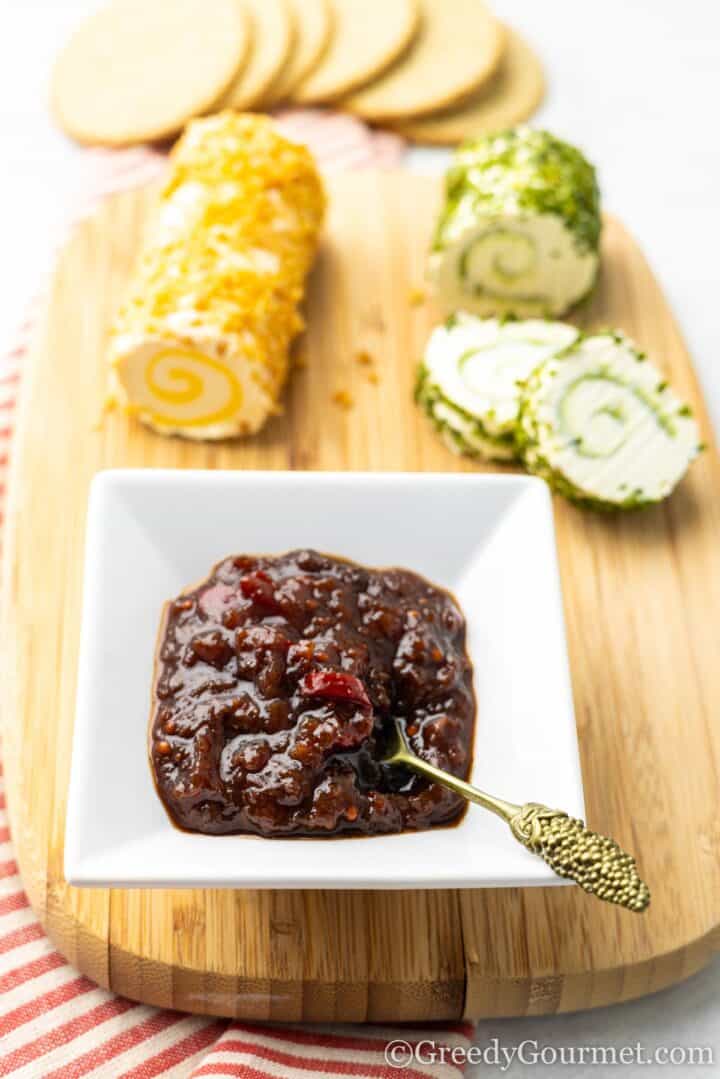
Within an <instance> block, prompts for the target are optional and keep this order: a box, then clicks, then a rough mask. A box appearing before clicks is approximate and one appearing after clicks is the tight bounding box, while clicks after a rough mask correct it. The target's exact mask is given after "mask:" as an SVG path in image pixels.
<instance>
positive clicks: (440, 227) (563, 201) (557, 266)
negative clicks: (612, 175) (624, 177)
mask: <svg viewBox="0 0 720 1079" xmlns="http://www.w3.org/2000/svg"><path fill="white" fill-rule="evenodd" d="M599 239H600V197H599V191H598V186H597V182H596V179H595V170H594V168H593V167H592V165H591V164H590V163H589V162H588V161H587V160H586V159H585V158H584V157H583V155H582V154H581V153H580V151H579V150H577V149H575V147H574V146H570V145H569V144H568V143H566V142H562V141H561V140H560V139H557V138H555V137H554V136H553V135H550V134H548V132H546V131H537V130H533V129H532V128H528V127H518V128H514V129H511V130H509V131H504V132H501V133H499V134H493V135H487V136H484V137H482V138H478V139H474V140H472V141H471V142H468V143H466V144H465V145H464V146H462V147H461V148H460V149H459V151H458V152H457V154H456V156H455V159H454V162H453V164H452V166H451V168H450V169H449V171H448V174H447V177H446V183H445V201H444V205H443V208H442V212H441V214H440V218H439V221H438V224H437V229H436V232H435V238H434V242H433V246H432V251H431V253H430V260H429V276H430V279H431V281H432V283H433V286H434V289H435V292H436V294H437V296H438V299H439V300H440V302H441V304H442V306H443V308H444V309H445V310H446V311H447V312H452V311H456V310H465V311H471V312H473V313H474V314H477V315H484V316H487V315H515V316H517V317H518V318H532V317H556V316H558V315H562V314H564V312H566V311H567V310H568V309H569V308H570V307H572V306H573V304H575V303H577V301H578V300H580V299H581V298H582V297H583V296H585V295H586V294H587V293H588V292H589V291H590V290H591V288H592V286H593V284H594V282H595V277H596V274H597V268H598V245H599Z"/></svg>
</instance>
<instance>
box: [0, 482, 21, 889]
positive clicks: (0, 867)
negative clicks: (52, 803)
mask: <svg viewBox="0 0 720 1079" xmlns="http://www.w3.org/2000/svg"><path fill="white" fill-rule="evenodd" d="M0 496H2V488H0ZM17 871H18V867H17V862H16V861H15V859H14V858H11V859H10V861H9V862H0V878H2V877H14V876H16V875H17Z"/></svg>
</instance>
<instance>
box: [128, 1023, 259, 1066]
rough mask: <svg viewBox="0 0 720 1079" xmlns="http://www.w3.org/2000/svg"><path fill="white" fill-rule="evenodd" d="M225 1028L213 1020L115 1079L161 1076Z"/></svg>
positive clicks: (193, 1053) (205, 1047) (192, 1054)
mask: <svg viewBox="0 0 720 1079" xmlns="http://www.w3.org/2000/svg"><path fill="white" fill-rule="evenodd" d="M225 1026H226V1024H225V1023H223V1022H221V1021H220V1020H218V1019H214V1020H212V1022H210V1023H208V1025H207V1026H206V1027H203V1028H202V1029H201V1030H196V1031H195V1032H194V1033H193V1034H188V1036H187V1038H183V1039H182V1041H179V1042H176V1043H175V1045H171V1046H168V1048H167V1049H163V1051H162V1052H161V1053H156V1054H155V1056H153V1057H149V1058H148V1059H147V1060H144V1061H143V1062H142V1064H137V1065H136V1066H135V1067H134V1068H130V1070H129V1071H126V1072H123V1073H122V1075H119V1076H117V1079H154V1077H155V1076H156V1075H163V1073H164V1072H166V1071H169V1070H170V1068H174V1067H175V1066H176V1065H177V1064H182V1062H183V1060H187V1059H188V1057H192V1056H194V1055H195V1054H196V1053H199V1052H200V1051H201V1050H202V1049H207V1047H208V1046H209V1045H212V1043H213V1042H214V1041H216V1040H217V1039H218V1038H219V1037H220V1035H221V1034H222V1032H223V1030H224V1029H225ZM193 1074H194V1073H193ZM265 1079H267V1077H265Z"/></svg>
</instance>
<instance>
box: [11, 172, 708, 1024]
mask: <svg viewBox="0 0 720 1079" xmlns="http://www.w3.org/2000/svg"><path fill="white" fill-rule="evenodd" d="M329 187H330V195H331V213H330V220H329V223H328V228H327V230H326V236H325V240H324V245H323V250H322V253H321V257H320V259H319V262H318V264H317V267H316V269H315V271H314V273H313V276H312V281H311V288H310V297H309V304H308V322H309V328H308V332H307V334H306V336H305V337H304V339H303V340H302V341H301V342H300V343H299V346H298V350H297V351H298V355H299V356H300V357H302V359H303V365H302V368H301V369H298V370H296V371H295V372H294V374H293V377H292V380H291V384H290V386H289V389H288V392H287V395H286V407H285V414H284V416H283V417H280V418H278V419H276V420H273V421H272V422H271V423H269V424H268V426H267V427H266V428H265V430H264V431H263V432H262V433H261V434H260V435H259V437H256V438H253V439H252V440H250V441H247V442H237V443H224V444H219V445H192V444H190V443H188V442H183V441H180V440H171V439H163V438H161V437H159V436H158V435H155V434H153V433H151V432H150V431H148V430H146V429H144V428H142V427H141V426H140V425H139V424H138V423H137V422H136V421H135V420H132V419H129V418H128V417H126V416H124V415H122V414H111V415H108V416H105V417H104V418H101V411H102V402H103V398H104V394H105V385H106V370H105V366H104V349H105V343H106V338H107V330H108V321H109V319H110V317H111V314H112V312H113V311H114V309H115V308H116V306H117V304H118V300H119V297H120V295H121V293H122V290H123V286H124V284H125V282H126V279H127V275H128V272H129V267H130V264H131V261H132V258H133V255H134V253H135V251H136V249H137V244H138V238H139V234H140V230H141V227H142V224H143V219H144V217H145V214H146V211H147V207H148V201H149V198H150V195H149V194H148V193H147V192H140V193H131V194H127V195H122V196H118V197H115V198H113V199H112V200H111V201H108V202H107V203H105V204H104V205H103V207H102V208H101V210H100V211H99V213H98V214H97V216H95V217H93V218H92V219H89V220H87V221H86V222H85V223H83V224H82V225H80V226H79V227H78V228H77V229H76V231H75V232H74V234H73V236H72V238H71V239H70V241H69V242H68V244H67V246H66V247H65V249H64V251H63V253H62V255H61V257H60V259H59V263H58V266H57V270H56V273H55V276H54V278H53V282H52V288H51V291H50V295H49V298H48V305H47V313H46V318H45V322H44V326H43V330H42V333H41V334H40V336H39V338H38V341H37V344H36V347H35V350H34V353H33V355H32V357H31V358H30V360H29V363H28V371H27V376H26V378H25V379H24V385H23V401H22V409H21V416H20V419H19V430H18V437H17V442H16V447H15V453H14V462H13V468H14V473H13V479H12V483H11V508H10V510H9V519H8V523H7V535H6V538H7V547H6V558H5V565H4V587H3V633H4V649H3V655H4V674H3V678H2V691H3V701H2V716H3V720H4V727H5V730H4V743H3V748H4V757H5V767H6V772H7V784H8V790H9V808H10V813H11V821H12V830H13V836H14V840H15V844H16V847H17V855H18V860H19V863H20V868H21V871H22V875H23V879H24V882H25V886H26V889H27V892H28V895H29V898H30V900H31V902H32V904H33V906H34V907H35V910H36V911H37V912H38V914H39V916H40V917H41V919H42V921H43V923H44V925H45V927H46V929H47V931H48V933H49V934H50V936H51V937H52V939H53V940H54V941H55V943H56V944H57V946H58V947H59V948H60V949H61V950H62V951H63V952H64V953H65V954H66V955H67V956H68V957H69V958H70V960H71V961H72V962H73V963H75V964H76V966H77V967H78V968H79V969H80V970H82V971H83V972H85V973H86V974H87V975H89V976H90V977H91V978H93V979H95V980H96V981H97V982H99V983H100V984H101V985H104V986H110V987H112V988H113V989H114V990H116V991H118V992H120V993H123V994H126V995H127V996H130V997H134V998H137V999H140V1000H143V1001H146V1002H148V1003H153V1004H159V1005H164V1006H173V1007H177V1008H181V1009H188V1010H190V1011H198V1012H212V1013H217V1014H224V1015H237V1016H242V1017H245V1018H255V1019H268V1018H271V1019H277V1020H300V1019H307V1020H333V1019H342V1020H401V1019H412V1020H426V1019H448V1018H456V1017H459V1016H461V1015H466V1016H470V1017H477V1016H501V1015H522V1014H538V1013H544V1012H554V1011H564V1010H570V1009H576V1008H585V1007H591V1006H593V1005H602V1004H608V1003H612V1002H616V1001H620V1000H625V999H628V998H630V997H634V996H638V995H640V994H643V993H648V992H651V991H653V990H656V989H660V988H662V987H663V986H666V985H669V984H671V983H672V982H675V981H677V980H679V979H681V978H683V977H685V976H687V975H689V974H691V973H693V972H694V971H695V970H697V969H698V968H699V967H701V966H702V965H703V964H704V963H705V962H706V961H707V960H708V959H709V957H710V955H711V954H712V952H713V950H714V949H715V948H717V947H718V946H719V945H720V823H719V822H720V804H719V803H720V782H719V773H720V723H719V721H718V716H719V715H720V707H719V706H720V662H719V658H720V656H719V653H718V644H717V636H718V634H717V630H718V619H719V618H720V572H719V571H720V498H719V497H718V496H719V495H720V467H719V463H718V457H717V453H716V450H715V448H714V446H713V444H712V435H711V431H710V426H709V421H708V418H707V414H706V412H705V409H704V407H703V404H702V401H701V398H700V395H699V391H698V387H697V384H696V380H695V376H694V374H693V371H692V368H691V364H690V360H689V358H688V355H687V352H686V350H685V347H684V345H683V342H682V339H681V337H680V335H679V333H678V330H677V328H676V326H675V323H674V321H673V318H672V316H671V314H670V312H669V310H668V308H667V305H666V303H665V301H664V300H663V297H662V295H661V293H660V291H659V288H658V286H657V284H656V282H655V281H654V279H653V277H652V275H651V273H650V272H649V270H648V267H647V265H646V263H645V262H644V260H643V257H642V255H641V254H640V252H639V251H638V249H637V247H636V246H635V244H634V243H633V241H632V239H631V238H630V237H629V236H628V234H627V233H626V232H625V230H624V229H623V228H622V226H621V225H619V224H618V223H617V222H616V221H613V220H609V221H608V222H607V225H606V229H605V236H604V252H603V270H602V278H601V281H600V286H599V289H598V291H597V293H596V295H595V297H594V299H593V302H592V304H591V305H590V306H588V307H586V308H585V310H584V311H583V312H581V314H580V316H579V319H580V321H581V322H582V323H583V325H603V324H608V323H610V324H613V325H616V326H619V327H621V328H622V329H624V330H625V331H627V332H628V333H629V334H631V335H632V336H633V337H635V338H636V339H637V341H638V342H639V343H640V345H641V346H642V347H643V348H645V349H647V350H648V351H649V353H650V354H651V356H652V357H653V358H654V359H655V361H656V362H657V363H658V365H659V366H660V367H662V368H663V370H665V371H666V372H667V374H668V376H669V378H670V379H671V380H672V382H673V384H674V385H675V387H676V388H677V390H678V391H679V392H680V393H681V394H682V395H684V396H685V397H687V398H688V399H689V400H690V401H691V402H692V403H693V405H694V406H695V408H696V409H697V414H698V417H699V421H700V424H701V426H702V428H703V434H704V437H705V439H706V440H707V441H708V443H710V448H709V450H708V452H707V453H705V454H704V455H703V456H702V457H701V459H700V460H699V461H697V462H696V463H695V464H694V465H693V467H692V470H691V473H690V475H689V477H688V479H686V480H685V481H684V482H683V484H682V485H681V487H680V488H679V489H678V491H677V492H676V494H675V495H674V496H673V498H672V499H671V500H670V501H669V502H667V503H666V504H664V505H662V506H660V507H658V508H655V509H651V510H646V511H643V512H641V513H636V514H633V515H627V516H598V515H592V514H589V513H586V512H583V511H581V510H578V509H575V508H574V507H572V506H570V505H568V504H567V503H566V502H564V501H563V500H562V499H556V503H555V515H556V523H557V532H558V545H559V551H560V561H561V569H562V579H563V588H564V596H565V607H566V616H567V626H568V635H569V647H570V658H571V667H572V676H573V687H574V694H575V706H576V712H577V723H578V731H579V736H580V745H581V753H582V766H583V776H584V782H585V793H586V803H587V812H588V821H589V824H590V825H591V826H592V827H593V828H595V829H597V830H599V831H602V832H605V833H608V834H610V835H613V836H615V837H616V838H617V839H618V841H619V842H620V843H621V844H622V845H623V846H625V847H627V848H628V849H630V850H632V851H633V852H635V853H636V854H637V855H638V860H639V863H640V868H641V871H642V874H643V876H644V877H645V879H646V880H647V881H648V883H649V885H650V887H651V889H652V892H653V904H652V907H651V909H650V911H649V913H648V914H647V915H644V916H637V915H632V914H628V913H625V912H623V911H621V910H618V909H615V908H612V907H609V906H606V905H603V904H601V903H599V902H597V901H595V900H593V899H592V898H591V897H588V896H586V895H585V894H584V893H581V892H580V891H579V890H577V889H571V888H559V889H526V890H505V889H504V890H497V891H492V890H490V891H421V892H364V893H363V892H355V893H353V892H328V893H319V892H242V891H210V890H209V891H200V890H198V891H147V890H140V891H121V890H112V891H110V890H101V889H87V890H83V889H75V888H70V887H68V886H67V885H66V883H65V882H64V880H63V872H62V862H63V830H64V823H65V799H66V791H67V782H68V774H69V767H70V754H71V739H72V728H73V712H74V693H75V674H76V662H77V648H78V628H79V618H80V598H81V597H80V592H81V573H82V565H83V536H84V523H85V509H86V500H87V490H88V484H89V482H90V479H91V477H92V475H93V474H94V473H95V472H96V471H97V470H98V469H100V468H107V467H108V466H116V465H123V466H128V465H129V466H143V467H153V466H163V467H178V468H184V467H190V466H192V467H195V468H198V467H200V468H269V469H276V468H296V469H297V468H308V469H338V468H341V469H343V468H344V469H406V470H423V469H436V470H454V469H460V470H472V469H475V468H478V467H479V466H478V465H476V464H473V463H471V462H469V461H465V460H461V459H459V458H456V457H453V456H452V455H451V454H450V453H449V452H448V451H447V450H446V449H445V448H444V447H443V445H442V444H441V442H440V440H439V439H438V438H437V436H436V435H435V434H434V432H433V431H432V429H431V428H430V425H429V424H428V422H427V421H426V420H425V418H424V417H423V416H422V415H420V414H419V412H418V411H417V410H416V408H415V407H414V405H413V403H412V385H413V377H414V369H415V364H416V360H417V358H418V357H419V355H420V353H421V349H422V347H423V344H424V342H425V340H426V337H427V334H428V331H429V329H430V326H431V325H432V322H433V319H434V315H433V312H432V309H431V307H430V305H429V304H421V305H417V304H415V305H413V304H412V303H411V302H410V294H411V290H412V289H413V288H415V287H417V286H418V285H419V284H421V282H422V279H423V265H424V258H425V253H426V245H427V240H428V235H429V232H430V228H431V224H432V219H433V214H434V211H435V208H436V205H437V200H438V197H439V187H438V183H437V181H436V180H434V179H432V178H429V177H418V176H413V175H402V176H400V175H391V174H385V175H377V174H371V173H358V174H350V175H347V176H343V177H338V178H336V179H332V180H331V181H329ZM361 351H366V352H368V353H369V354H370V355H371V356H372V357H374V359H375V369H376V370H377V372H378V375H379V382H377V383H373V382H372V381H370V380H369V378H368V369H367V367H365V366H363V365H362V364H360V363H358V362H357V354H358V353H359V352H361ZM337 390H345V391H348V392H349V393H350V394H351V395H352V398H353V401H354V405H353V407H352V408H349V409H344V408H341V407H339V406H338V405H337V404H334V403H333V402H332V395H333V393H334V392H335V391H337ZM529 541H531V537H529ZM118 557H122V552H121V551H119V552H118ZM98 721H99V722H101V721H102V717H98ZM107 767H112V762H111V761H108V762H107ZM128 796H129V797H131V796H132V792H128ZM508 842H510V840H508Z"/></svg>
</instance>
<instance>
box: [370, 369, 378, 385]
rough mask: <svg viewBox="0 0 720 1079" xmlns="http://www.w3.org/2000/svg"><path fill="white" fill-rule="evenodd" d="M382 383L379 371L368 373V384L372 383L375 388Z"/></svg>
mask: <svg viewBox="0 0 720 1079" xmlns="http://www.w3.org/2000/svg"><path fill="white" fill-rule="evenodd" d="M379 381H380V375H379V374H378V373H377V371H368V382H372V383H373V385H374V386H377V384H378V382H379Z"/></svg>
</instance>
